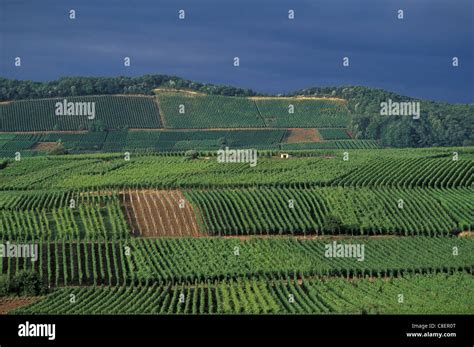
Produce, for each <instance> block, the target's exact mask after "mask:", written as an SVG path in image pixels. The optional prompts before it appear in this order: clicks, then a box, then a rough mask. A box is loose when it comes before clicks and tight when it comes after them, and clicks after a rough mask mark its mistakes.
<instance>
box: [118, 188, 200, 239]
mask: <svg viewBox="0 0 474 347" xmlns="http://www.w3.org/2000/svg"><path fill="white" fill-rule="evenodd" d="M122 201H123V207H124V209H125V215H126V217H127V219H128V222H129V224H130V226H131V228H132V233H133V234H134V235H136V236H143V237H160V236H200V235H199V228H198V225H197V221H196V215H195V213H194V210H193V207H192V205H191V203H190V202H189V201H187V200H186V198H185V197H184V195H183V193H182V192H180V191H179V190H129V191H126V192H124V193H123V194H122Z"/></svg>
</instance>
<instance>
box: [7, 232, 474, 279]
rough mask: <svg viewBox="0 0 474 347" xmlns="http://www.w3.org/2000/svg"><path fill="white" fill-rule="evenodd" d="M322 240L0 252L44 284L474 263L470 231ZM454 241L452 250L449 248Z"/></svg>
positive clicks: (383, 271)
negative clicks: (351, 247)
mask: <svg viewBox="0 0 474 347" xmlns="http://www.w3.org/2000/svg"><path fill="white" fill-rule="evenodd" d="M333 241H336V240H333V239H326V240H309V239H308V240H304V239H303V240H298V239H294V238H267V239H259V238H254V239H249V240H239V239H226V238H157V239H150V238H132V239H129V240H124V241H115V242H112V241H111V242H92V241H86V240H85V241H81V242H77V241H56V242H43V241H40V242H38V251H39V255H38V260H37V261H32V259H31V258H16V257H8V258H0V270H1V273H2V274H6V275H8V276H13V275H14V274H17V273H18V272H20V271H23V270H31V271H35V272H37V273H38V274H39V275H40V277H41V278H43V279H44V281H45V283H46V284H47V285H50V286H53V287H55V286H66V285H98V284H104V285H124V284H142V285H146V284H150V283H151V282H160V283H182V284H185V283H187V284H192V283H195V282H196V281H198V282H206V281H221V280H225V279H229V278H233V279H238V278H247V277H259V278H275V277H276V278H282V279H289V278H295V277H297V278H301V277H304V278H309V277H328V276H344V277H363V276H370V277H381V276H398V275H401V274H407V273H430V272H444V273H447V272H452V271H459V270H463V271H468V272H470V273H472V271H473V270H474V259H473V257H472V254H473V253H474V239H470V238H429V237H411V238H387V239H368V238H357V239H355V238H354V239H345V240H342V239H338V240H337V243H340V244H355V245H357V244H359V245H364V260H363V261H359V260H358V259H357V258H356V257H349V258H348V257H327V256H326V247H327V245H331V244H332V243H333ZM453 247H456V248H457V251H458V254H457V255H456V254H455V253H454V251H453V250H454V248H453Z"/></svg>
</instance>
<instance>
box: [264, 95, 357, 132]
mask: <svg viewBox="0 0 474 347" xmlns="http://www.w3.org/2000/svg"><path fill="white" fill-rule="evenodd" d="M255 104H256V105H257V108H258V112H259V113H260V115H261V116H262V117H263V119H264V121H265V125H266V126H267V127H294V128H297V127H302V128H304V127H307V128H309V127H314V128H319V127H321V128H330V127H334V128H345V127H347V126H348V120H349V114H348V110H347V107H346V105H345V104H344V102H343V101H340V100H337V101H336V100H329V99H327V100H324V99H311V98H308V99H298V98H281V99H279V98H255Z"/></svg>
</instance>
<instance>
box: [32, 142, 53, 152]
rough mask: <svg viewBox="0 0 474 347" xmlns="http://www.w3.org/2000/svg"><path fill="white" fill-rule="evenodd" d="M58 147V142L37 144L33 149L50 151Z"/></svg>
mask: <svg viewBox="0 0 474 347" xmlns="http://www.w3.org/2000/svg"><path fill="white" fill-rule="evenodd" d="M57 145H58V144H57V143H56V142H37V143H36V144H35V145H34V146H33V148H32V149H33V150H35V151H50V150H52V149H54V148H55V147H56V146H57Z"/></svg>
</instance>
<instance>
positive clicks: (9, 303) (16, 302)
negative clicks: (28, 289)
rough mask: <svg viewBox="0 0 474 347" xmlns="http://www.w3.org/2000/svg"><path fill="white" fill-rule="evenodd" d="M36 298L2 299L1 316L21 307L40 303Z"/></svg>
mask: <svg viewBox="0 0 474 347" xmlns="http://www.w3.org/2000/svg"><path fill="white" fill-rule="evenodd" d="M38 300H39V298H36V297H18V298H0V314H7V313H8V312H10V311H12V310H15V309H17V308H19V307H22V306H26V305H29V304H32V303H34V302H36V301H38Z"/></svg>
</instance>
